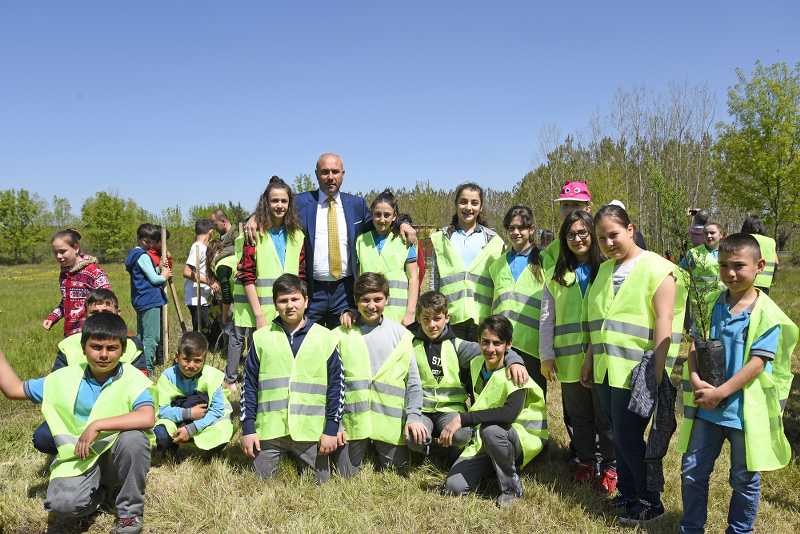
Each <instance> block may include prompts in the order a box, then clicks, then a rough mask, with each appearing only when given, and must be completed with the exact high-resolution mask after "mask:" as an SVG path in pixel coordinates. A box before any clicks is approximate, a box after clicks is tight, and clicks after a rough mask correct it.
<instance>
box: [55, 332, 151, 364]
mask: <svg viewBox="0 0 800 534" xmlns="http://www.w3.org/2000/svg"><path fill="white" fill-rule="evenodd" d="M58 350H59V351H61V354H63V355H64V356H66V358H67V365H77V364H81V363H86V355H85V354H84V353H83V347H82V346H81V333H80V332H78V333H76V334H72V335H71V336H67V337H65V338H64V339H62V340H61V341H59V342H58ZM141 353H142V351H141V350H139V347H137V346H136V343H134V342H133V340H132V339H131V338H128V341H127V342H126V343H125V351H124V352H123V353H122V357H121V358H120V359H119V361H120V362H121V363H132V362H133V361H135V360H136V358H138V357H139V355H140V354H141Z"/></svg>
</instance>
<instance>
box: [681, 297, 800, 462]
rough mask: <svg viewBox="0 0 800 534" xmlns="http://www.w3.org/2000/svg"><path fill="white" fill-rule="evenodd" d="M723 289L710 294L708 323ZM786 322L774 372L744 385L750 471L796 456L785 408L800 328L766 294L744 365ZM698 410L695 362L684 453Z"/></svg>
mask: <svg viewBox="0 0 800 534" xmlns="http://www.w3.org/2000/svg"><path fill="white" fill-rule="evenodd" d="M721 293H722V292H721V291H716V292H714V293H712V294H711V295H709V297H708V301H707V306H706V308H707V310H708V311H707V313H708V321H709V322H710V321H711V314H712V313H713V310H714V304H715V303H716V302H717V299H719V296H720V294H721ZM776 325H780V327H781V336H780V341H779V342H778V351H777V352H776V353H775V359H774V360H773V361H772V373H767V372H761V373H759V374H758V376H757V377H756V378H755V380H753V381H751V382H750V383H749V384H747V385H746V386H745V387H744V389H743V397H744V398H743V400H742V408H743V415H742V419H743V421H742V422H743V425H742V426H743V428H744V444H745V457H746V461H747V470H748V471H774V470H775V469H780V468H781V467H784V466H785V465H786V464H788V463H789V461H790V460H791V458H792V448H791V446H790V445H789V441H788V440H787V439H786V435H785V433H784V429H783V409H784V408H785V407H786V401H787V399H788V398H789V392H790V391H791V389H792V378H793V377H792V361H791V360H792V352H793V351H794V347H795V345H797V337H798V328H797V325H796V324H794V322H792V320H791V319H789V317H788V316H787V315H786V314H785V313H784V312H783V311H782V310H781V309H780V308H779V307H778V305H777V304H775V302H774V301H773V300H772V299H770V298H769V296H768V295H767V294H765V293H761V292H759V295H758V299H757V300H756V303H755V306H754V307H753V311H752V312H751V313H750V326H749V327H748V334H747V336H746V337H747V339H746V341H745V347H744V363H746V362H747V361H748V360H749V359H750V347H752V345H753V341H754V340H756V339H758V338H760V337H761V336H762V335H764V333H766V332H767V330H769V329H770V328H772V327H774V326H776ZM696 413H697V405H696V404H695V402H694V392H693V391H692V386H691V383H690V382H689V365H688V363H687V364H684V366H683V421H682V422H681V426H680V430H679V432H678V451H679V452H686V450H687V448H688V446H689V442H690V440H691V437H692V427H693V425H694V418H695V415H696Z"/></svg>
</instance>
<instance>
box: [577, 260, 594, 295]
mask: <svg viewBox="0 0 800 534" xmlns="http://www.w3.org/2000/svg"><path fill="white" fill-rule="evenodd" d="M591 276H592V268H591V267H590V266H589V265H588V264H586V263H580V264H578V266H577V267H575V280H577V281H578V287H580V288H581V295H585V294H586V289H587V288H588V287H589V279H590V278H591Z"/></svg>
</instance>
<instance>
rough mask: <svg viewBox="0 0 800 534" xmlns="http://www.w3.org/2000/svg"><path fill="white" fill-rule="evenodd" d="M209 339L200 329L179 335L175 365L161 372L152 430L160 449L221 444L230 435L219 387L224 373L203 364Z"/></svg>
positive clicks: (207, 447)
mask: <svg viewBox="0 0 800 534" xmlns="http://www.w3.org/2000/svg"><path fill="white" fill-rule="evenodd" d="M207 354H208V341H206V338H205V336H203V334H201V333H200V332H186V333H185V334H183V336H181V340H180V343H179V344H178V353H177V354H176V355H175V364H174V365H172V367H169V368H167V369H165V370H164V372H163V373H161V376H160V377H159V378H158V383H157V385H156V387H157V389H158V417H159V419H158V421H156V426H155V428H154V429H153V431H154V433H155V435H156V443H157V445H158V448H159V449H162V450H170V449H173V450H174V449H176V448H177V447H178V445H181V444H183V443H187V442H189V441H193V442H194V444H195V445H196V446H197V448H199V449H202V450H206V451H209V450H212V449H216V448H217V447H219V448H222V447H224V446H225V445H226V444H227V443H228V442H229V441H230V440H231V437H232V436H233V424H231V418H230V415H231V412H232V411H233V409H232V408H231V405H230V403H229V402H228V399H227V396H226V393H227V392H226V391H225V390H224V388H223V387H222V381H223V379H224V378H225V375H224V374H223V373H222V371H220V370H219V369H216V368H215V367H212V366H210V365H206V364H205V363H206V355H207Z"/></svg>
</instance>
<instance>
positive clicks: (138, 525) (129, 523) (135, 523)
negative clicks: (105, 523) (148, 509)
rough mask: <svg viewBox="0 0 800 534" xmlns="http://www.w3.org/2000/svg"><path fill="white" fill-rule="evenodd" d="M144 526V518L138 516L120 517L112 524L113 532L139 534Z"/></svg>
mask: <svg viewBox="0 0 800 534" xmlns="http://www.w3.org/2000/svg"><path fill="white" fill-rule="evenodd" d="M142 528H144V520H143V519H142V518H141V517H140V516H134V517H120V518H119V519H117V524H116V525H115V526H114V533H115V534H139V533H140V532H141V531H142Z"/></svg>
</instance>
